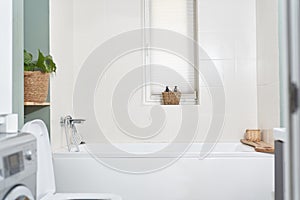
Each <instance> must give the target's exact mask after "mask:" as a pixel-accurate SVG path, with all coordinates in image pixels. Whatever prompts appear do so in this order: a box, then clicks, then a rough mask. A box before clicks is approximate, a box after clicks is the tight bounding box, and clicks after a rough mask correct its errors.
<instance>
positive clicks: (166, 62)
mask: <svg viewBox="0 0 300 200" xmlns="http://www.w3.org/2000/svg"><path fill="white" fill-rule="evenodd" d="M144 2H145V4H144V27H145V28H158V29H167V30H170V31H175V32H178V33H180V34H182V35H185V36H186V37H189V38H192V39H194V40H196V41H197V31H196V30H197V20H196V19H197V16H196V1H195V0H144ZM147 30H148V29H147ZM144 38H145V45H146V47H150V48H147V50H145V52H144V53H145V54H144V64H145V66H147V67H145V78H146V80H147V83H160V84H159V85H156V84H151V85H149V86H146V93H145V94H146V101H148V102H149V101H150V102H153V101H160V100H161V92H162V91H164V90H165V86H169V87H170V89H173V88H174V87H175V86H178V88H179V90H180V91H181V93H182V98H181V102H182V103H183V104H184V103H188V104H195V103H197V99H198V98H197V90H198V71H197V69H195V68H194V67H193V66H192V65H191V64H190V63H188V62H187V61H185V60H183V59H182V58H180V57H178V56H177V55H175V54H172V53H171V52H168V51H163V50H158V49H153V48H151V46H152V45H151V44H152V43H155V40H156V38H155V36H153V35H152V34H151V31H148V33H147V32H145V37H144ZM174 42H175V41H174ZM182 48H185V47H184V46H183V47H182ZM185 50H186V51H188V53H189V54H191V56H192V58H193V59H195V61H196V59H197V56H196V55H197V54H196V47H195V48H193V49H191V48H185ZM195 63H197V62H195ZM159 66H166V67H167V68H165V67H161V68H160V67H159ZM168 68H171V69H172V70H174V72H176V73H170V70H168ZM178 75H180V77H181V78H179V77H178Z"/></svg>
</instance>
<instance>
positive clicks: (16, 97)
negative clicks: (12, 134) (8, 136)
mask: <svg viewBox="0 0 300 200" xmlns="http://www.w3.org/2000/svg"><path fill="white" fill-rule="evenodd" d="M23 6H24V5H23V0H13V113H17V114H18V116H19V129H20V128H22V126H23V124H24V105H23V104H24V103H23V102H24V90H23V80H24V75H23V74H24V72H23V49H24V32H23V28H24V23H23V19H24V18H23V14H24V12H23Z"/></svg>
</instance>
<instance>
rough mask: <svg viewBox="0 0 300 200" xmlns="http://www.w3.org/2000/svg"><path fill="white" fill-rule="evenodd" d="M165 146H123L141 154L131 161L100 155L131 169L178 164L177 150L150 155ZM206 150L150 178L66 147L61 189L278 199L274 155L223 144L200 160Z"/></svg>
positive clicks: (131, 199)
mask: <svg viewBox="0 0 300 200" xmlns="http://www.w3.org/2000/svg"><path fill="white" fill-rule="evenodd" d="M89 145H90V146H89V147H91V148H92V149H93V152H94V154H95V155H96V156H97V148H98V147H100V146H101V151H102V150H103V149H105V145H103V144H89ZM164 145H165V144H151V143H146V144H119V147H120V148H122V149H126V150H127V151H130V152H135V153H136V154H137V155H136V156H132V157H130V156H124V155H121V154H118V153H113V152H106V153H105V154H101V152H99V155H100V154H101V156H102V157H103V159H104V160H105V159H106V160H105V161H109V162H110V163H119V162H125V163H126V162H127V161H128V164H130V165H135V164H137V165H140V164H142V163H147V162H146V161H147V160H148V159H152V160H151V162H150V163H152V162H157V161H164V159H170V158H174V159H173V160H175V158H176V156H178V154H177V153H176V152H175V153H174V152H173V153H171V152H168V153H164V154H161V156H157V155H156V156H152V157H146V156H145V155H146V153H149V152H153V151H155V150H157V149H160V148H162V147H163V146H164ZM178 145H179V146H180V144H178ZM181 145H182V144H181ZM202 146H203V144H199V143H197V144H193V145H192V146H191V147H190V148H189V150H188V151H187V152H186V153H185V154H184V155H183V156H182V157H181V158H180V159H178V160H177V161H176V162H175V163H173V164H172V165H169V166H168V167H165V168H163V169H160V170H157V171H155V172H152V173H147V174H130V173H124V172H120V171H117V170H113V169H111V168H109V167H107V166H105V165H103V164H102V163H101V162H99V160H97V159H95V158H94V156H92V155H90V154H89V153H88V152H87V150H86V147H85V146H81V148H80V149H81V152H78V153H75V152H73V153H70V152H67V151H66V150H65V149H61V150H58V151H55V152H54V170H55V175H56V185H57V191H58V192H74V191H76V192H103V193H115V194H119V195H121V196H122V198H123V199H124V200H271V199H273V198H272V191H273V179H274V178H273V173H274V166H273V160H274V159H273V155H271V154H264V153H257V152H254V151H253V149H252V148H250V147H248V146H245V145H242V144H239V143H220V144H217V145H216V146H215V148H214V149H213V151H212V152H211V153H210V154H209V155H208V156H207V157H206V158H205V159H199V152H200V150H201V148H202ZM88 149H90V148H88ZM99 149H100V148H99ZM99 151H100V150H99ZM148 163H149V162H148Z"/></svg>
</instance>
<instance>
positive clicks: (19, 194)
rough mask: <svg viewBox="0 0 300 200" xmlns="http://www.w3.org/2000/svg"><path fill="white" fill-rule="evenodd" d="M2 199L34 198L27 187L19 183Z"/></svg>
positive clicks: (32, 199)
mask: <svg viewBox="0 0 300 200" xmlns="http://www.w3.org/2000/svg"><path fill="white" fill-rule="evenodd" d="M3 200H34V198H33V194H32V193H31V191H30V190H29V189H28V188H27V187H25V186H22V185H20V186H16V187H14V188H13V189H12V190H10V191H9V192H8V193H7V194H6V195H5V197H4V199H3Z"/></svg>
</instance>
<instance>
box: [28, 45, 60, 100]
mask: <svg viewBox="0 0 300 200" xmlns="http://www.w3.org/2000/svg"><path fill="white" fill-rule="evenodd" d="M55 71H56V64H55V63H54V61H53V59H52V57H51V56H50V55H48V56H44V55H43V53H42V52H41V51H40V50H38V59H37V60H36V61H33V57H32V54H31V53H29V52H27V51H26V50H24V101H25V102H37V103H42V102H45V101H46V99H47V96H48V88H49V75H50V73H53V72H55Z"/></svg>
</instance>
